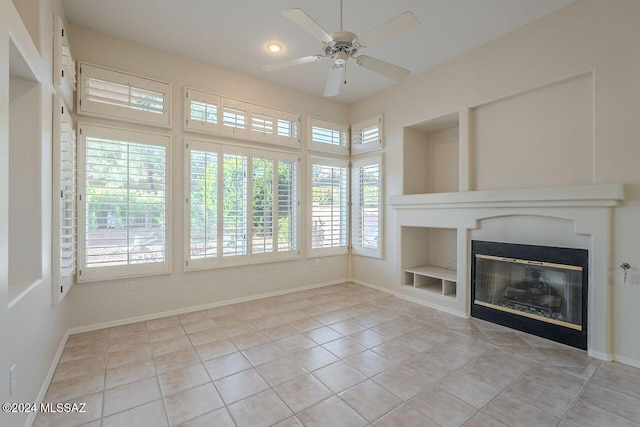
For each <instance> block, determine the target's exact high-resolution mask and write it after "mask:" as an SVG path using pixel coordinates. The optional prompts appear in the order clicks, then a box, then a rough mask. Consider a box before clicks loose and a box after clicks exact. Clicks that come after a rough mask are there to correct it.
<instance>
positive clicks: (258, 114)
mask: <svg viewBox="0 0 640 427" xmlns="http://www.w3.org/2000/svg"><path fill="white" fill-rule="evenodd" d="M274 127H275V125H274V111H273V110H271V109H270V108H265V107H260V106H257V105H252V106H251V139H252V140H254V141H260V142H274V140H275V129H274Z"/></svg>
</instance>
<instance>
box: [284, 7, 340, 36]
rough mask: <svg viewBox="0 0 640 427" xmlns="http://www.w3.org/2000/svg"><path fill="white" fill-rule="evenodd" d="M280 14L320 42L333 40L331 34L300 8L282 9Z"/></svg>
mask: <svg viewBox="0 0 640 427" xmlns="http://www.w3.org/2000/svg"><path fill="white" fill-rule="evenodd" d="M282 14H283V15H284V16H286V17H287V18H289V19H290V20H291V22H293V23H294V24H296V25H297V26H298V27H300V28H302V29H303V30H305V31H306V32H307V33H309V34H311V35H312V36H313V37H315V38H316V39H318V40H320V41H321V42H324V43H330V42H332V41H333V39H332V38H331V35H329V33H327V32H326V31H325V29H324V28H322V27H321V26H320V25H319V24H318V23H317V22H316V21H314V20H313V18H311V17H310V16H309V15H307V14H306V13H304V12H303V11H302V9H287V10H283V11H282Z"/></svg>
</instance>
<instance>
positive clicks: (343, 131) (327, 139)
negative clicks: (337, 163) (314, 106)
mask: <svg viewBox="0 0 640 427" xmlns="http://www.w3.org/2000/svg"><path fill="white" fill-rule="evenodd" d="M309 149H311V150H315V151H323V152H328V153H336V154H344V155H347V154H349V125H346V124H343V123H337V122H331V121H328V120H322V119H318V118H315V117H309Z"/></svg>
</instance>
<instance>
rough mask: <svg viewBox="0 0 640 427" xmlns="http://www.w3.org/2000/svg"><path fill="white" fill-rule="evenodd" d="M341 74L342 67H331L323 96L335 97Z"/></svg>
mask: <svg viewBox="0 0 640 427" xmlns="http://www.w3.org/2000/svg"><path fill="white" fill-rule="evenodd" d="M343 74H344V65H334V66H333V67H331V69H330V70H329V75H328V76H327V84H326V85H325V87H324V96H336V95H337V94H338V93H339V92H340V85H341V84H342V76H343Z"/></svg>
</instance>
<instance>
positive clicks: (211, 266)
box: [184, 254, 301, 273]
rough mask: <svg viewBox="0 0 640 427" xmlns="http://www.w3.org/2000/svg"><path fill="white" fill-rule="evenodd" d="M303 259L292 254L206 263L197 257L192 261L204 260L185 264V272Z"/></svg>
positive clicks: (215, 260) (216, 260)
mask: <svg viewBox="0 0 640 427" xmlns="http://www.w3.org/2000/svg"><path fill="white" fill-rule="evenodd" d="M299 259H301V257H300V255H297V254H296V255H292V256H280V257H277V258H269V259H260V258H257V259H253V260H252V261H238V262H227V263H225V262H224V260H222V261H221V260H219V259H210V260H209V261H210V263H206V264H205V261H207V260H206V259H196V260H191V261H190V262H191V263H193V262H194V261H202V262H197V263H196V265H190V266H185V269H184V271H185V273H188V272H191V271H203V270H218V269H221V268H233V267H248V266H252V265H263V264H273V263H278V262H284V261H297V260H299Z"/></svg>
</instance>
